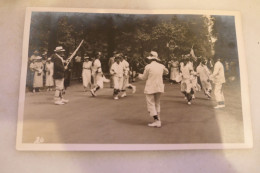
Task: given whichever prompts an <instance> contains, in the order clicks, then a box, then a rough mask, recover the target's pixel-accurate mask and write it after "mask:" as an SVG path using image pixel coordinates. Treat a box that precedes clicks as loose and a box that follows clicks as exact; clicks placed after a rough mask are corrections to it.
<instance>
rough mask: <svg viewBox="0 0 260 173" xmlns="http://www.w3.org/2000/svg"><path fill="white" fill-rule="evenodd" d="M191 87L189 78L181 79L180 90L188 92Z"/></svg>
mask: <svg viewBox="0 0 260 173" xmlns="http://www.w3.org/2000/svg"><path fill="white" fill-rule="evenodd" d="M191 88H192V82H191V80H190V79H182V81H181V92H184V91H185V92H187V93H190V92H191Z"/></svg>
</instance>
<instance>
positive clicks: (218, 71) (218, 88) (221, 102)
mask: <svg viewBox="0 0 260 173" xmlns="http://www.w3.org/2000/svg"><path fill="white" fill-rule="evenodd" d="M211 79H212V81H213V83H214V87H215V88H214V95H215V98H216V101H217V106H215V107H214V108H215V109H219V108H224V107H225V98H224V93H223V87H222V85H223V84H224V83H225V82H226V79H225V72H224V66H223V64H222V63H221V58H217V61H216V63H215V65H214V70H213V74H212V75H211Z"/></svg>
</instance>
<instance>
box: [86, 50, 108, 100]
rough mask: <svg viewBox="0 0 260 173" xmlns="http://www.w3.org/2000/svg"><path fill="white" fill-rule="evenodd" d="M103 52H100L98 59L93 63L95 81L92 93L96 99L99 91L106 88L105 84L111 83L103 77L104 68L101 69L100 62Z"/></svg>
mask: <svg viewBox="0 0 260 173" xmlns="http://www.w3.org/2000/svg"><path fill="white" fill-rule="evenodd" d="M100 57H101V52H98V53H97V55H96V58H95V59H94V61H93V63H92V67H91V70H92V72H91V73H92V76H93V79H94V88H93V89H91V90H90V93H91V95H92V96H93V97H96V96H97V95H96V92H97V91H98V90H99V89H102V88H103V87H104V82H109V81H110V80H108V79H106V78H105V76H104V75H103V72H102V68H101V62H100V60H99V59H100Z"/></svg>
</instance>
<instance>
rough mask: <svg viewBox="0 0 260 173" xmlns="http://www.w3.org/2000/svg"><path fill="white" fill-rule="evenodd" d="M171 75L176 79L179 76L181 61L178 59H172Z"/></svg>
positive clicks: (172, 78) (171, 77)
mask: <svg viewBox="0 0 260 173" xmlns="http://www.w3.org/2000/svg"><path fill="white" fill-rule="evenodd" d="M170 65H171V75H170V79H171V80H174V81H176V79H177V78H178V77H179V75H180V72H179V62H178V61H172V62H171V64H170Z"/></svg>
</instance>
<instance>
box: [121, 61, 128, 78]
mask: <svg viewBox="0 0 260 173" xmlns="http://www.w3.org/2000/svg"><path fill="white" fill-rule="evenodd" d="M121 63H122V65H123V68H124V75H128V73H129V70H130V69H129V63H128V62H127V61H126V60H123V61H122V62H121Z"/></svg>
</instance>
